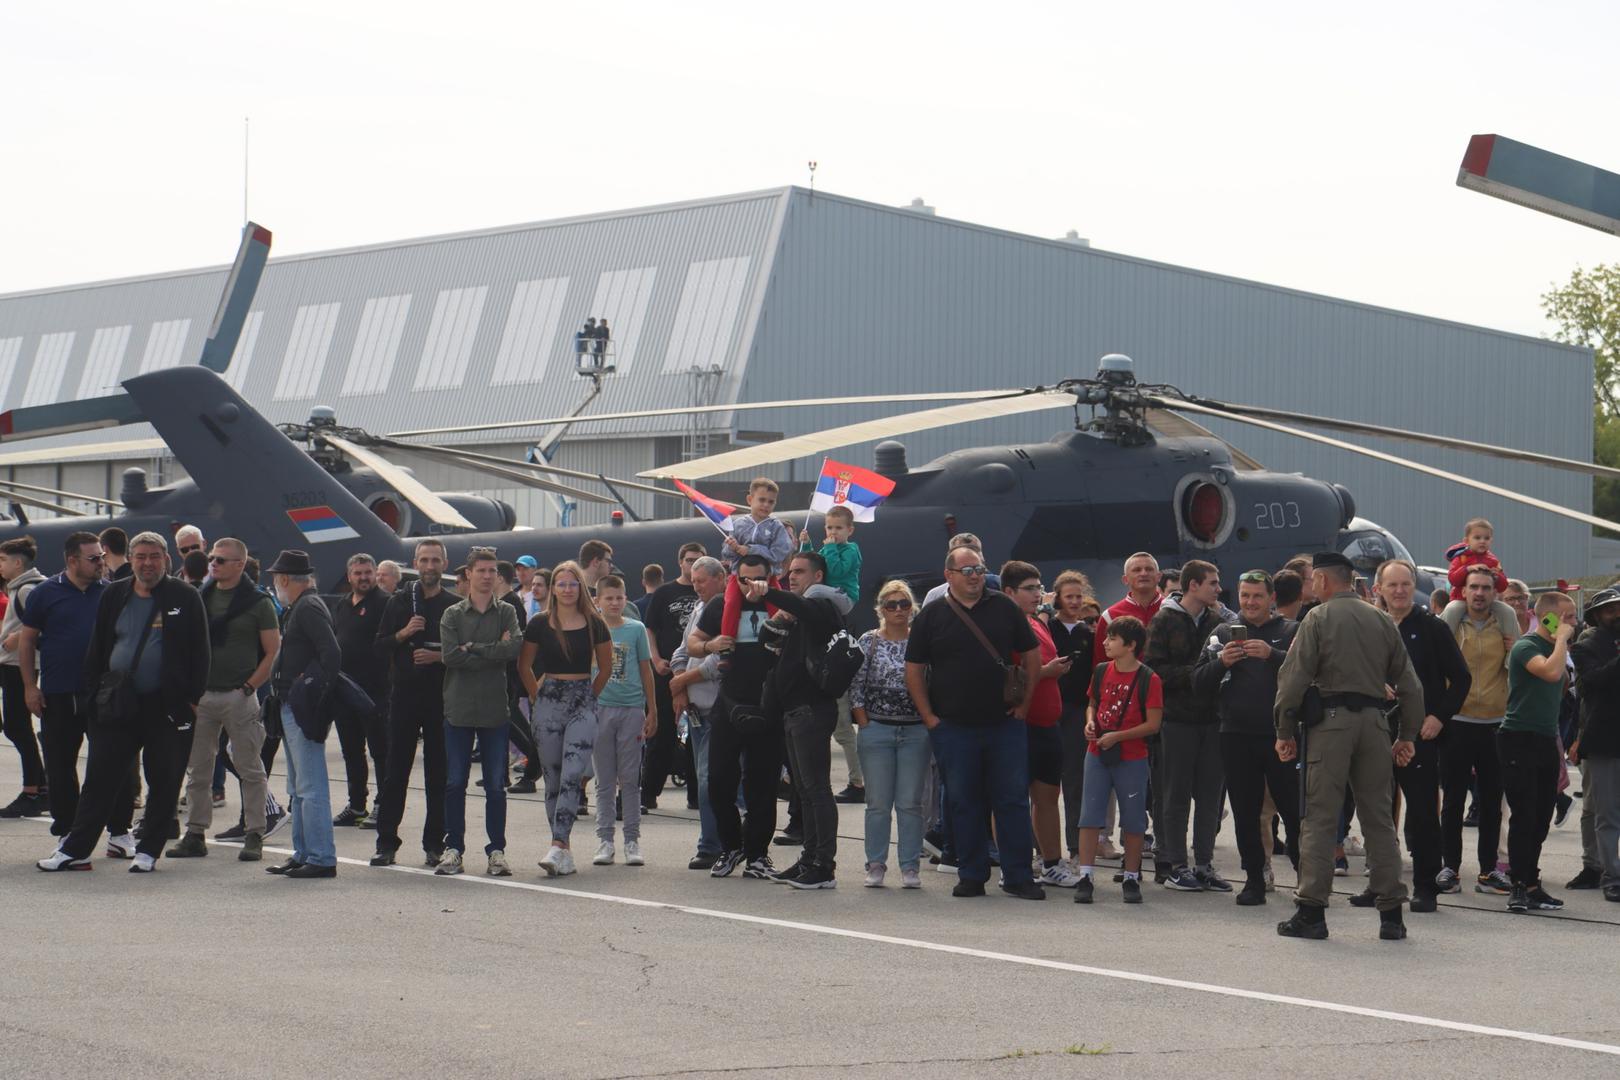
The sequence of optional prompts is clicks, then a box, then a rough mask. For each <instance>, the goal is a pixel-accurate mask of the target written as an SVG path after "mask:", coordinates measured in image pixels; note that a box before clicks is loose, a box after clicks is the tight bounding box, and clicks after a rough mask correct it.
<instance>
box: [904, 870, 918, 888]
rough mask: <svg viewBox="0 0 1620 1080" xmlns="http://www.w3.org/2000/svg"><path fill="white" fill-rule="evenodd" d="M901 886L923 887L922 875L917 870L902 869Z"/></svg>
mask: <svg viewBox="0 0 1620 1080" xmlns="http://www.w3.org/2000/svg"><path fill="white" fill-rule="evenodd" d="M900 887H901V888H902V889H920V888H922V875H921V874H919V873H917V871H916V870H901V871H900Z"/></svg>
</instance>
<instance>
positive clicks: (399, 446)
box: [379, 439, 684, 504]
mask: <svg viewBox="0 0 1620 1080" xmlns="http://www.w3.org/2000/svg"><path fill="white" fill-rule="evenodd" d="M379 445H382V446H386V447H388V448H389V449H391V450H397V451H398V452H400V453H402V454H419V455H421V456H422V457H425V458H429V459H431V460H434V461H442V462H445V463H446V464H449V465H454V466H456V467H457V468H462V469H466V470H468V471H469V472H475V473H480V474H482V475H485V476H498V477H501V478H502V479H506V480H510V481H512V482H513V483H516V484H522V485H523V486H524V487H531V488H535V489H537V490H539V491H551V492H555V493H556V494H558V495H565V496H567V497H568V498H570V499H577V500H579V501H581V502H592V503H603V504H607V503H612V502H613V501H614V500H613V499H610V498H609V497H607V496H606V495H599V494H597V493H596V492H594V491H585V490H583V489H582V488H577V487H572V486H570V485H568V484H559V483H558V482H557V481H555V480H547V479H544V478H543V477H539V476H531V475H530V474H528V473H525V472H519V471H518V470H517V469H515V468H512V467H511V466H514V465H521V464H523V463H522V462H515V461H507V460H504V459H500V458H493V457H491V456H490V455H488V454H476V455H474V454H470V453H464V452H462V451H459V450H452V449H450V448H449V447H445V446H430V445H427V444H425V443H401V442H394V441H393V440H391V439H384V440H380V441H379ZM590 479H592V480H594V479H596V478H595V477H594V476H592V477H590ZM683 497H684V496H683Z"/></svg>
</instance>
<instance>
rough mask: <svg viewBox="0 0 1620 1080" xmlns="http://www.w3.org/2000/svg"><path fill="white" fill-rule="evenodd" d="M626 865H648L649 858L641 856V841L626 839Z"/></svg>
mask: <svg viewBox="0 0 1620 1080" xmlns="http://www.w3.org/2000/svg"><path fill="white" fill-rule="evenodd" d="M624 865H626V866H646V865H647V860H646V859H644V858H642V857H641V841H640V840H626V841H625V842H624Z"/></svg>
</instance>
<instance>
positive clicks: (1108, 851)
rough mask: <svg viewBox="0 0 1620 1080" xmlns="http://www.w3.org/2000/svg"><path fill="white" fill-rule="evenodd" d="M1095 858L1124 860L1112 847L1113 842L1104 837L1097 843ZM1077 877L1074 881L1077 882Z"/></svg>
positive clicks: (1122, 855)
mask: <svg viewBox="0 0 1620 1080" xmlns="http://www.w3.org/2000/svg"><path fill="white" fill-rule="evenodd" d="M1097 858H1099V859H1122V858H1124V854H1123V853H1122V852H1121V851H1120V850H1119V848H1117V847H1115V846H1114V841H1113V840H1112V839H1110V838H1109V837H1106V836H1105V837H1103V838H1102V839H1101V840H1099V841H1097ZM1079 876H1080V875H1078V874H1076V875H1075V879H1076V880H1077V881H1078V880H1079Z"/></svg>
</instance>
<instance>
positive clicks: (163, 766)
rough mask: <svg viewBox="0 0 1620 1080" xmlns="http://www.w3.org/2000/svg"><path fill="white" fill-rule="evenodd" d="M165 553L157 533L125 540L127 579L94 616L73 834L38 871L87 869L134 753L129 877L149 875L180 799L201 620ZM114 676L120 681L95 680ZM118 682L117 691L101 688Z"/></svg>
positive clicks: (199, 669) (199, 690) (204, 652)
mask: <svg viewBox="0 0 1620 1080" xmlns="http://www.w3.org/2000/svg"><path fill="white" fill-rule="evenodd" d="M168 552H169V547H168V544H166V543H165V542H164V540H163V537H161V536H159V535H158V534H157V533H153V532H144V533H141V534H140V535H138V536H136V537H135V538H134V539H133V540H131V541H130V543H129V556H130V563H131V564H132V565H133V566H134V568H135V570H134V573H133V574H132V575H131V576H130V577H129V578H127V579H125V580H123V581H119V582H116V583H115V584H112V585H109V586H108V587H107V590H106V592H105V593H103V594H102V597H101V603H100V606H99V607H98V608H97V610H96V625H95V629H94V631H93V632H92V634H91V639H90V651H89V654H88V655H87V656H86V657H85V681H86V685H88V686H89V687H90V690H91V693H92V695H94V696H95V697H96V698H97V699H98V700H96V701H95V702H93V704H92V706H91V708H92V710H93V713H92V716H91V720H90V761H89V764H88V765H86V766H85V777H84V789H83V790H82V791H81V792H80V794H79V807H78V811H77V813H76V814H75V815H74V818H73V828H72V830H71V831H70V832H69V833H68V835H67V836H65V837H64V838H63V839H62V844H61V847H59V848H58V849H57V851H56V852H55V853H54V854H52V855H51V856H50V857H49V858H47V859H41V860H40V861H39V863H38V864H37V865H38V866H39V868H40V869H41V870H88V869H90V852H91V851H92V850H93V849H94V848H95V845H96V841H97V840H99V839H100V838H101V832H102V830H103V829H104V828H106V826H107V820H108V818H109V817H110V816H111V814H112V811H113V803H114V801H115V800H116V799H117V798H118V796H119V792H120V791H121V790H123V788H124V785H125V783H126V781H127V779H128V777H129V770H130V767H131V765H133V763H134V761H135V757H136V755H137V754H139V753H141V752H142V751H143V750H144V751H145V761H146V783H147V788H148V795H147V802H146V814H147V816H148V817H149V818H150V819H151V820H152V821H153V822H156V823H159V825H158V827H154V828H148V829H145V830H143V831H142V834H141V841H140V844H139V846H138V847H137V848H136V854H135V862H134V863H133V865H131V866H130V870H131V871H132V872H134V873H149V872H151V871H152V870H153V869H155V868H156V865H157V860H158V857H159V856H161V855H162V854H163V844H164V841H165V840H166V839H167V838H168V833H169V830H168V828H167V827H166V826H167V824H168V822H170V821H171V820H173V819H174V811H175V804H176V803H177V802H179V800H180V781H181V778H182V777H184V776H185V771H186V759H187V757H188V756H189V755H190V753H191V732H192V725H193V723H194V721H195V719H196V708H197V702H198V701H199V700H200V699H201V698H202V695H203V690H204V688H205V687H206V686H207V683H208V665H209V660H210V656H211V652H212V650H211V648H210V646H209V641H208V615H207V612H206V611H205V610H204V608H203V603H202V598H201V597H199V596H198V595H197V590H195V589H193V588H192V587H191V586H189V585H187V584H186V583H185V582H183V581H180V580H177V579H175V578H171V577H169V576H168V569H169V554H168ZM114 673H116V674H117V675H121V676H122V679H121V680H113V679H107V678H105V677H106V676H108V675H109V674H114ZM113 681H119V682H121V687H120V688H119V689H118V690H110V689H108V688H107V686H106V684H108V683H110V682H113Z"/></svg>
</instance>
